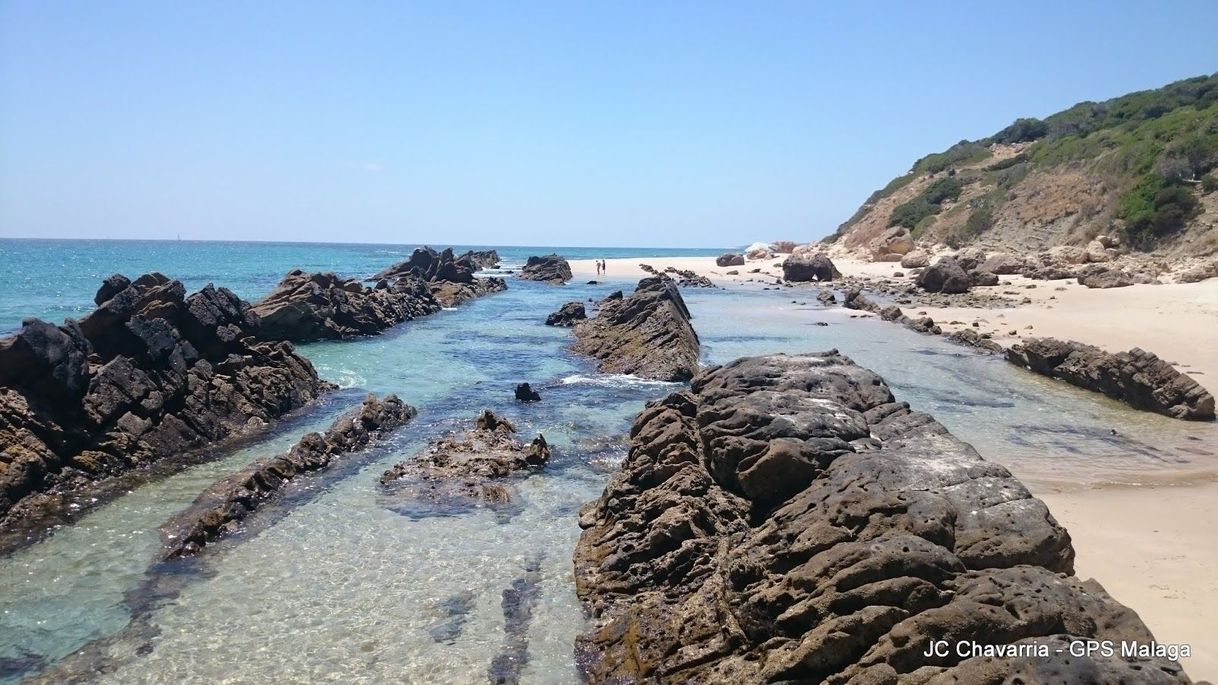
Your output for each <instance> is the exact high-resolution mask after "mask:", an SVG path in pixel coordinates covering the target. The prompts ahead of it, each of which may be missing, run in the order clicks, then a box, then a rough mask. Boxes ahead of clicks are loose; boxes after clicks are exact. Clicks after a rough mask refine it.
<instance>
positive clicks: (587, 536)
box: [574, 351, 1189, 685]
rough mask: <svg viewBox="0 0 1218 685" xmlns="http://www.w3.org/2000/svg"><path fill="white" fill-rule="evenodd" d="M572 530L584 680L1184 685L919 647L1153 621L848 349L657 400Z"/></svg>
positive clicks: (1171, 673)
mask: <svg viewBox="0 0 1218 685" xmlns="http://www.w3.org/2000/svg"><path fill="white" fill-rule="evenodd" d="M580 527H581V528H583V529H584V532H583V534H582V535H581V537H580V540H579V543H578V545H577V546H576V550H575V555H574V563H575V579H576V591H577V593H578V595H579V597H580V599H581V601H582V602H583V604H584V606H585V608H586V609H587V611H588V614H589V615H590V616H591V617H592V619H591V624H590V626H589V627H588V628H587V630H586V631H585V632H584V633H583V634H582V635H580V636H579V637H578V638H577V642H576V656H577V661H578V663H579V664H580V667H581V669H582V670H583V672H584V674H585V676H586V678H587V680H588V681H589V682H591V683H641V682H649V683H688V682H697V683H774V682H792V683H795V682H798V683H829V684H831V685H843V684H844V683H847V682H849V683H923V682H943V683H947V682H956V683H999V682H1020V681H1018V680H1017V679H1015V678H1014V677H1013V674H1017V673H1030V672H1031V673H1040V674H1046V673H1054V672H1056V673H1058V674H1066V675H1067V676H1068V675H1069V674H1088V673H1092V674H1093V673H1104V674H1109V675H1110V676H1111V678H1109V679H1107V680H1105V681H1104V682H1120V681H1121V680H1122V679H1123V680H1124V681H1125V682H1155V683H1158V682H1167V683H1183V682H1189V681H1188V679H1187V677H1186V676H1185V675H1184V674H1183V673H1182V671H1181V670H1180V667H1179V666H1178V665H1177V664H1175V663H1174V662H1170V661H1167V660H1165V659H1144V660H1135V661H1126V660H1123V659H1122V658H1121V657H1120V656H1119V655H1117V656H1113V657H1104V656H1101V655H1098V654H1093V655H1090V656H1084V657H1073V656H1070V654H1069V653H1068V652H1066V653H1060V654H1059V653H1056V652H1052V651H1050V652H1049V653H1048V654H1047V655H1046V656H1044V657H1040V656H1037V657H1035V658H1028V657H1019V656H1016V657H1012V658H1004V659H984V658H974V659H963V658H962V657H960V656H957V655H956V653H955V651H954V649H953V650H951V651H950V653H949V654H948V655H947V656H944V657H934V656H932V657H926V656H924V654H925V652H926V647H927V645H928V644H929V643H930V642H931V641H932V640H937V639H945V640H948V641H949V642H950V643H951V644H954V643H955V641H957V640H975V641H977V642H979V643H981V644H991V645H992V644H999V645H1007V644H1017V643H1025V642H1026V641H1041V642H1045V643H1048V642H1050V641H1052V642H1053V643H1054V644H1060V642H1061V640H1063V639H1066V637H1065V636H1074V637H1078V638H1098V639H1111V640H1118V641H1119V640H1139V641H1149V640H1151V639H1152V636H1151V634H1150V632H1149V630H1148V629H1147V628H1146V626H1145V625H1143V624H1142V622H1141V621H1140V620H1139V619H1138V617H1137V615H1136V614H1135V613H1134V612H1133V611H1131V610H1129V609H1127V608H1126V607H1124V606H1122V605H1120V604H1119V603H1117V602H1116V601H1115V600H1113V599H1112V598H1111V597H1110V596H1108V594H1107V593H1105V592H1104V590H1103V588H1102V587H1100V585H1099V584H1098V583H1096V582H1095V581H1087V582H1081V581H1079V580H1078V579H1076V578H1074V577H1073V575H1072V572H1073V571H1072V565H1073V559H1074V550H1073V548H1072V546H1071V544H1070V538H1069V535H1068V534H1067V533H1066V531H1065V530H1064V529H1062V527H1061V526H1060V525H1058V524H1057V522H1056V521H1055V520H1054V519H1053V517H1052V515H1050V513H1049V511H1048V509H1047V508H1046V507H1045V505H1044V503H1043V502H1041V501H1040V500H1038V499H1036V498H1034V497H1032V495H1031V494H1030V493H1029V492H1028V490H1027V489H1026V488H1025V487H1024V486H1023V485H1022V484H1021V483H1020V482H1019V481H1018V480H1016V479H1015V478H1014V477H1012V476H1011V474H1010V473H1009V472H1008V471H1007V470H1006V469H1005V468H1003V467H1001V466H999V465H997V464H994V463H991V462H987V461H985V460H984V459H982V458H981V457H980V456H979V455H978V454H977V453H976V451H974V450H973V449H972V448H971V447H970V446H969V445H967V444H965V443H963V442H961V441H960V440H958V439H956V438H955V437H953V436H952V435H951V434H950V433H948V431H947V429H946V428H944V427H943V426H942V425H941V424H939V423H938V422H936V421H935V420H934V419H933V418H932V417H930V416H929V415H927V414H924V413H921V412H916V411H911V410H910V408H909V406H908V405H907V404H905V403H902V402H897V401H895V400H894V398H893V396H892V393H891V392H890V391H889V389H888V387H887V386H886V385H885V384H884V382H883V380H882V379H881V378H880V377H879V376H877V375H876V374H874V373H872V372H871V371H868V370H866V369H863V368H861V367H858V366H856V365H855V364H854V363H853V362H851V361H850V360H849V359H847V358H845V357H843V356H841V355H839V354H837V352H836V351H830V352H826V353H822V354H816V355H805V356H786V355H774V356H769V357H754V358H745V359H738V360H736V361H734V362H732V363H730V364H727V365H725V366H722V367H715V368H712V369H708V370H707V371H705V372H703V373H702V374H699V376H698V377H697V378H695V379H694V381H693V383H692V385H691V387H690V389H689V390H688V391H686V392H679V393H674V394H672V395H669V396H668V397H667V398H666V399H664V400H661V401H659V402H653V403H650V404H648V406H647V408H646V409H644V410H643V412H642V413H640V414H639V416H638V417H637V419H636V420H635V422H634V426H633V427H632V429H631V445H630V451H629V453H628V455H627V457H626V459H625V461H624V462H623V463H622V466H621V468H620V470H619V471H618V472H617V473H616V474H615V475H614V476H613V478H612V480H611V481H610V483H609V485H608V486H607V487H606V489H605V492H604V494H603V495H602V496H601V497H600V499H598V500H597V501H595V502H593V503H590V504H589V505H587V506H585V507H584V509H583V510H582V511H581V513H580ZM1008 676H1012V678H1011V679H1007V678H1008ZM1046 677H1047V676H1046ZM1059 677H1061V676H1059ZM1023 682H1048V681H1047V680H1044V679H1041V680H1036V679H1029V680H1026V681H1023ZM1053 682H1057V681H1053ZM1067 682H1097V681H1094V680H1086V678H1083V679H1082V680H1077V681H1072V680H1069V678H1067Z"/></svg>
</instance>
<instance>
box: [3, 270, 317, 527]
mask: <svg viewBox="0 0 1218 685" xmlns="http://www.w3.org/2000/svg"><path fill="white" fill-rule="evenodd" d="M96 300H97V302H98V307H97V309H95V310H93V312H91V313H90V314H88V315H86V316H85V317H84V318H83V319H81V320H80V321H79V322H76V321H74V320H71V319H69V320H67V321H65V322H64V324H63V325H62V326H54V325H52V324H49V323H46V322H43V321H39V320H37V319H28V320H26V321H25V322H24V324H23V325H22V328H21V331H20V332H19V333H17V334H16V335H14V336H11V337H8V338H5V339H3V340H0V445H2V446H3V449H4V452H3V459H0V517H4V516H5V515H7V520H6V521H5V524H6V525H5V527H7V524H8V523H13V522H15V520H16V519H18V518H25V517H36V516H37V515H38V514H39V513H40V512H39V510H40V509H52V508H55V507H56V506H58V505H59V503H56V502H54V501H53V500H54V499H55V498H54V497H32V496H34V495H38V494H39V493H44V494H46V493H53V494H54V495H68V494H71V493H73V492H80V491H84V490H86V489H87V488H89V487H90V486H92V485H93V484H94V483H95V482H97V481H99V480H101V479H103V478H105V477H107V476H112V475H118V474H122V473H124V472H127V471H130V470H131V469H134V468H136V467H139V466H143V465H146V464H148V463H150V462H153V461H156V460H158V459H161V458H164V457H166V456H170V455H180V454H182V453H183V452H187V451H189V450H192V449H195V448H198V447H202V446H204V445H206V444H209V443H212V442H215V441H218V440H223V439H225V438H228V437H230V436H233V435H236V434H239V433H243V432H247V431H249V430H251V429H254V428H256V427H258V426H262V425H265V423H266V422H269V421H271V420H273V419H275V418H277V417H279V416H281V415H283V414H285V413H287V412H289V411H291V410H293V409H296V408H298V407H301V406H303V405H304V404H305V403H307V402H309V401H311V400H313V399H314V398H316V397H317V396H318V395H319V394H321V393H322V392H323V391H324V390H326V389H327V388H328V387H330V386H329V384H328V383H326V382H325V381H322V380H320V379H319V378H318V377H317V372H316V371H314V369H313V366H312V365H311V364H310V363H309V361H308V360H307V359H305V358H303V357H301V356H299V355H297V354H296V352H295V351H294V349H293V347H292V345H291V343H287V342H259V341H257V340H256V339H255V335H256V333H257V331H258V328H259V320H258V316H257V315H256V314H254V313H253V312H252V311H251V310H250V306H249V304H247V303H246V302H244V301H242V300H241V299H240V298H238V297H237V296H236V295H234V294H233V293H232V292H230V291H229V290H227V289H225V288H215V287H213V286H211V285H208V286H207V287H205V288H203V289H202V290H200V291H199V292H197V293H194V294H193V295H190V296H189V297H187V296H186V292H185V288H183V286H182V284H181V283H180V282H178V281H175V280H170V279H169V278H167V277H165V276H163V275H161V274H159V273H151V274H146V275H144V276H141V277H139V278H137V279H136V280H135V281H133V282H131V281H128V280H127V279H126V278H124V277H121V276H112V277H110V278H108V279H106V282H105V283H104V284H103V285H102V287H101V289H99V290H98V294H97V298H96Z"/></svg>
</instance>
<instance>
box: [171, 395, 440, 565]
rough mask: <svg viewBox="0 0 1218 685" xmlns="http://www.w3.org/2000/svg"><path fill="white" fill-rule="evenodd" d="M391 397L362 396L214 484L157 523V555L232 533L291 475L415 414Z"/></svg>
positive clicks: (195, 548)
mask: <svg viewBox="0 0 1218 685" xmlns="http://www.w3.org/2000/svg"><path fill="white" fill-rule="evenodd" d="M417 413H418V412H417V411H416V410H415V408H414V407H412V406H410V405H408V404H405V403H404V402H402V401H401V400H400V399H398V398H397V396H396V395H388V396H386V397H385V399H383V400H381V399H377V398H376V397H375V396H373V395H368V397H367V398H366V399H365V400H364V402H363V404H362V405H360V407H359V408H358V409H356V410H354V411H352V412H350V413H348V414H346V415H344V416H342V417H340V418H339V419H337V420H336V421H335V422H334V423H333V424H331V425H330V428H329V429H327V430H326V432H325V433H309V434H308V435H306V436H304V437H303V438H301V439H300V441H299V442H297V443H296V444H295V445H293V446H292V448H291V449H290V450H288V451H287V452H286V453H284V454H280V455H276V456H274V457H269V458H264V459H259V460H257V461H255V462H254V463H253V464H250V465H249V466H247V467H245V468H244V469H241V470H240V471H238V472H237V473H235V474H233V475H231V476H229V477H227V478H225V479H223V480H221V481H219V482H217V483H215V484H214V485H212V486H211V487H209V488H208V489H207V490H205V491H203V494H201V495H199V497H198V498H197V499H195V501H194V504H192V505H190V506H189V507H187V508H186V510H185V511H183V512H182V513H180V514H178V515H177V516H175V517H174V518H173V519H171V520H170V521H169V522H167V523H166V524H165V525H163V526H161V540H162V546H161V558H162V559H176V558H178V557H185V556H191V555H194V554H197V553H198V552H199V551H201V550H202V549H203V548H204V547H205V546H206V545H207V544H209V543H211V542H214V541H215V540H216V539H218V538H220V537H222V536H224V535H226V534H229V533H232V532H235V531H236V530H238V529H239V528H240V525H241V522H242V521H243V520H244V519H245V518H246V517H247V516H249V515H250V514H251V513H252V512H254V511H255V510H257V509H258V508H259V507H260V506H262V505H263V504H265V502H266V501H267V500H269V499H270V498H272V497H274V496H275V494H276V493H278V492H279V491H280V490H281V489H282V488H283V487H284V486H285V485H287V484H288V483H289V482H291V481H292V480H294V479H295V478H297V477H299V476H302V475H305V474H308V473H314V472H318V471H323V470H325V469H327V468H329V467H330V466H331V465H332V464H333V463H334V462H335V460H338V459H340V458H342V457H343V456H345V455H348V454H350V453H351V452H355V451H357V450H362V449H365V448H367V447H368V446H370V445H372V444H373V443H375V442H376V441H377V440H379V439H380V438H382V437H384V436H385V435H386V434H388V433H389V432H390V431H392V430H394V429H395V428H398V427H399V426H402V425H404V424H406V423H407V422H409V421H410V420H411V419H413V418H414V417H415V416H416V415H417Z"/></svg>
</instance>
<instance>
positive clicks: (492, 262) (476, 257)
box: [457, 250, 500, 270]
mask: <svg viewBox="0 0 1218 685" xmlns="http://www.w3.org/2000/svg"><path fill="white" fill-rule="evenodd" d="M464 257H468V258H469V260H470V262H472V263H473V265H474V266H476V267H478V269H479V270H482V269H494V268H496V267H498V266H499V261H500V260H499V251H498V250H469V251H467V252H465V254H462V255H461V256H460V257H458V258H457V259H462V258H464Z"/></svg>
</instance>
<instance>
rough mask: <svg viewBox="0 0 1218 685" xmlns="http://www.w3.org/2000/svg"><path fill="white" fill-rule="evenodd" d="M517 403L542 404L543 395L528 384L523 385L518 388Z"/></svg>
mask: <svg viewBox="0 0 1218 685" xmlns="http://www.w3.org/2000/svg"><path fill="white" fill-rule="evenodd" d="M516 401H517V402H540V401H541V395H540V394H538V392H537V391H536V390H534V389H533V386H531V385H529V384H528V383H521V384H520V385H517V386H516Z"/></svg>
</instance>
